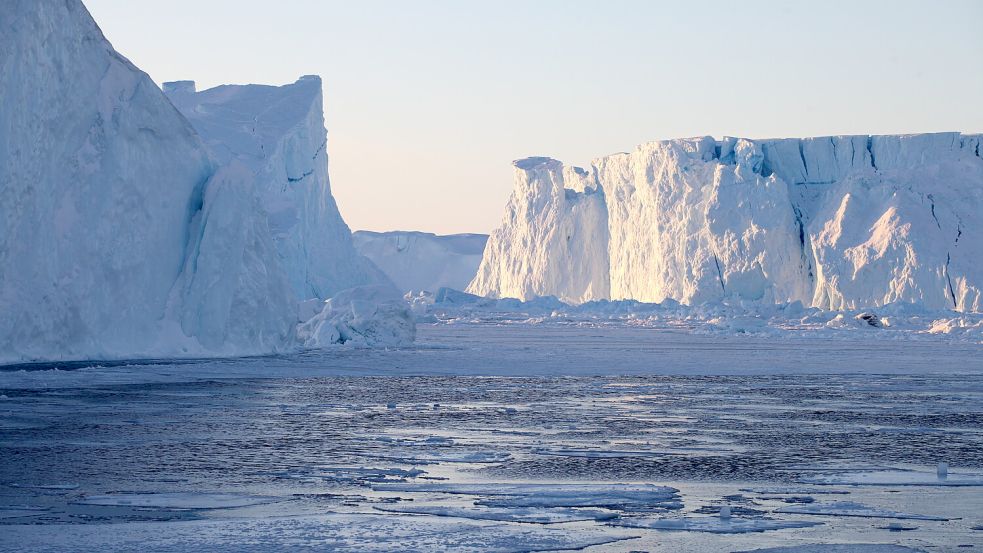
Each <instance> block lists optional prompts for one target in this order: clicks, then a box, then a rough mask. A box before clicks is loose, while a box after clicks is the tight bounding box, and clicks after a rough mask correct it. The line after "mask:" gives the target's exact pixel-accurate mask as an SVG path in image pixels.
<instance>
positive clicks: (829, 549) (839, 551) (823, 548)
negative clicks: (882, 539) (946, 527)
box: [737, 543, 924, 553]
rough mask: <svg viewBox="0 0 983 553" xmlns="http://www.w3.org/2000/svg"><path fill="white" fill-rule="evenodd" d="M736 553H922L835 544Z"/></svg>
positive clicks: (873, 545)
mask: <svg viewBox="0 0 983 553" xmlns="http://www.w3.org/2000/svg"><path fill="white" fill-rule="evenodd" d="M737 553H924V551H923V550H921V549H912V548H910V547H905V546H903V545H891V544H887V543H836V544H817V545H788V546H785V547H769V548H767V549H755V550H752V551H738V552H737Z"/></svg>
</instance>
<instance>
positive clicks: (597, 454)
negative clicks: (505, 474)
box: [533, 448, 682, 459]
mask: <svg viewBox="0 0 983 553" xmlns="http://www.w3.org/2000/svg"><path fill="white" fill-rule="evenodd" d="M533 453H535V454H536V455H547V456H555V457H586V458H592V459H621V458H625V459H628V458H635V457H663V456H666V455H682V453H676V452H672V453H670V452H665V451H638V450H635V451H629V450H617V449H579V448H552V449H545V448H540V449H534V450H533Z"/></svg>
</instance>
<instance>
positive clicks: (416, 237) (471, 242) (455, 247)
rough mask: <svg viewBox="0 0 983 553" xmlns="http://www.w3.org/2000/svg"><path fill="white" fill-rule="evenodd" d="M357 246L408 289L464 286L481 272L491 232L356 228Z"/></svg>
mask: <svg viewBox="0 0 983 553" xmlns="http://www.w3.org/2000/svg"><path fill="white" fill-rule="evenodd" d="M352 238H353V239H354V241H355V249H356V250H357V251H358V253H360V254H362V255H364V256H365V257H367V258H368V259H369V260H370V261H372V263H373V264H374V265H375V266H376V267H378V268H379V269H380V270H381V271H382V272H383V273H385V274H386V276H387V277H389V279H390V280H392V282H393V283H394V284H395V285H396V287H397V288H398V289H399V290H400V291H402V292H404V293H406V292H421V291H426V292H437V291H439V290H440V289H441V288H452V289H455V290H463V289H464V288H466V287H467V286H468V284H469V283H470V282H471V280H472V279H473V278H474V275H475V274H476V273H477V272H478V264H479V263H481V255H482V252H483V251H484V249H485V242H486V241H487V240H488V236H487V235H485V234H449V235H443V236H442V235H437V234H432V233H429V232H415V231H392V232H372V231H367V230H360V231H356V232H355V233H354V234H352Z"/></svg>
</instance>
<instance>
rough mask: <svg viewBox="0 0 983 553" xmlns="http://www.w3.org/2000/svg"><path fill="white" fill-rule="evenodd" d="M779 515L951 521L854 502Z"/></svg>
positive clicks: (789, 509)
mask: <svg viewBox="0 0 983 553" xmlns="http://www.w3.org/2000/svg"><path fill="white" fill-rule="evenodd" d="M775 512H778V513H794V514H800V515H826V516H841V517H868V518H898V519H911V520H939V521H945V520H949V519H947V518H945V517H937V516H932V515H919V514H914V513H902V512H899V511H892V510H890V509H881V508H878V507H871V506H869V505H863V504H860V503H855V502H853V501H836V502H830V503H808V504H805V505H789V506H787V507H781V508H780V509H778V510H777V511H775Z"/></svg>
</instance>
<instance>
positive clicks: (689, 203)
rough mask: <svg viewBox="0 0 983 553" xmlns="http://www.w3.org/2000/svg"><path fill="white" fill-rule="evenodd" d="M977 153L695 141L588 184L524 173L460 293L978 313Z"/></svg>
mask: <svg viewBox="0 0 983 553" xmlns="http://www.w3.org/2000/svg"><path fill="white" fill-rule="evenodd" d="M980 141H981V137H980V135H961V134H959V133H937V134H925V135H899V136H838V137H819V138H805V139H776V140H749V139H739V138H725V139H723V140H721V141H715V140H714V139H712V138H710V137H703V138H693V139H678V140H667V141H661V142H652V143H648V144H643V145H641V146H639V147H637V148H636V149H635V150H634V151H632V152H631V153H622V154H614V155H610V156H607V157H603V158H599V159H597V160H595V161H594V162H593V163H592V166H591V168H590V169H589V170H586V171H584V170H576V169H572V168H567V167H564V166H563V165H562V164H560V162H558V161H554V160H550V159H547V158H530V159H528V160H523V161H522V162H517V163H516V165H515V166H516V170H515V175H516V177H515V188H514V191H513V194H512V196H511V198H510V199H509V203H508V205H507V207H506V214H505V217H504V218H503V221H502V226H501V227H500V228H499V229H497V230H496V231H494V232H493V233H492V235H491V237H490V239H489V244H488V247H487V248H486V250H485V255H484V258H483V260H482V264H481V268H480V269H479V272H478V275H477V276H476V277H475V279H474V281H472V283H471V284H470V286H469V288H468V291H469V292H472V293H475V294H479V295H485V296H491V297H516V298H519V299H523V300H528V299H530V298H532V297H535V296H555V297H558V298H560V299H562V300H564V301H567V302H572V303H580V302H585V301H590V300H599V299H614V300H620V299H634V300H639V301H646V302H661V301H663V300H665V299H673V300H676V301H680V302H683V303H687V304H697V303H704V302H710V301H716V300H719V299H723V298H738V299H741V300H755V301H763V302H769V303H770V302H778V303H782V302H794V301H802V302H803V304H805V305H815V306H818V307H822V308H826V309H861V308H864V307H871V306H881V305H884V304H888V303H892V302H908V303H919V304H922V305H923V306H925V307H927V308H930V309H955V310H960V311H979V310H980V309H981V308H983V303H981V299H980V290H981V289H983V265H981V264H980V263H979V259H980V258H981V255H983V251H980V248H981V247H983V246H981V244H983V240H981V236H980V232H981V230H980V229H981V225H980V222H981V221H980V215H979V214H980V213H981V212H983V209H981V207H983V159H981V152H980ZM581 181H586V183H587V184H583V183H582V182H581ZM586 192H590V194H586ZM585 194H586V195H585ZM588 196H589V198H590V199H589V200H588V199H587V197H588ZM584 202H586V204H585V203H584ZM585 205H590V206H593V207H584V206H585ZM578 206H580V207H578ZM578 237H579V238H578Z"/></svg>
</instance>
